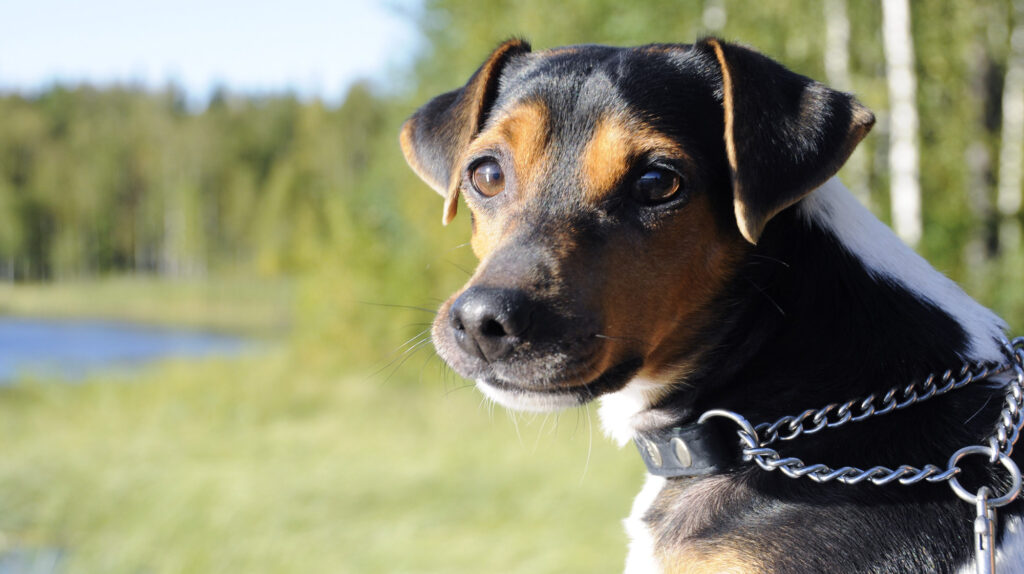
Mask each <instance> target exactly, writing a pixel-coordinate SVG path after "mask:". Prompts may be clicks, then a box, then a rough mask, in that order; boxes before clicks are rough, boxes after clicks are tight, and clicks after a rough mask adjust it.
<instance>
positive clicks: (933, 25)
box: [0, 0, 1024, 572]
mask: <svg viewBox="0 0 1024 574" xmlns="http://www.w3.org/2000/svg"><path fill="white" fill-rule="evenodd" d="M885 2H891V3H892V4H900V3H901V2H902V0H885ZM1021 4H1022V2H1020V0H1016V1H1010V0H977V1H974V2H969V3H968V2H961V1H957V0H920V1H914V2H911V3H910V20H909V28H908V29H907V32H909V35H906V36H905V42H909V43H908V44H907V45H906V46H905V47H909V48H910V50H909V52H910V53H911V54H912V57H913V58H912V61H911V62H909V66H910V68H909V70H910V73H911V75H912V80H913V81H912V84H915V85H916V90H915V91H913V92H911V95H912V106H913V109H912V112H913V114H914V116H915V117H916V123H917V125H916V126H912V127H915V128H916V131H915V132H914V135H913V137H912V142H913V144H914V145H915V146H916V149H917V151H916V152H915V153H916V154H917V157H918V158H919V164H917V165H919V167H917V168H916V171H914V170H912V171H911V173H912V174H913V176H914V178H913V179H914V184H913V185H911V188H913V187H914V186H918V187H919V189H920V198H921V206H922V208H921V210H920V215H917V214H916V213H915V212H914V209H913V207H911V208H910V213H901V210H902V209H903V208H904V207H905V206H906V205H911V206H913V202H911V203H910V204H907V203H905V202H902V201H900V200H898V199H897V198H898V196H899V194H901V193H904V192H905V191H906V189H905V187H906V186H904V187H900V186H901V185H903V183H901V181H903V180H901V179H900V177H902V176H900V177H897V176H895V175H894V173H895V172H896V171H899V170H900V169H902V168H901V167H900V164H899V162H896V163H893V161H892V159H891V158H892V156H893V154H892V153H891V152H892V151H893V149H894V147H895V145H896V144H894V143H893V141H900V140H899V139H898V134H897V133H896V132H898V131H899V130H901V129H904V128H905V126H901V120H900V118H901V117H903V115H902V113H900V114H893V113H891V110H892V109H894V108H895V109H900V108H899V107H898V106H895V105H894V102H895V101H896V99H897V98H899V97H900V94H901V92H900V91H899V88H897V89H896V91H893V86H892V82H891V80H892V79H893V77H894V74H898V73H899V70H898V68H894V67H893V63H894V60H898V59H899V58H898V54H899V51H898V49H897V50H896V51H893V50H894V48H893V44H892V42H893V41H896V42H898V41H899V40H898V39H897V40H893V39H892V38H889V39H887V38H886V37H885V33H884V30H886V20H887V18H888V19H891V18H892V16H891V14H889V13H887V10H890V9H891V5H890V6H887V5H886V4H884V3H883V2H850V3H846V2H844V1H843V0H827V1H821V0H778V1H772V2H757V3H750V2H740V1H738V0H724V1H723V0H706V1H704V2H700V1H694V2H668V1H664V2H658V1H650V2H641V3H622V2H613V1H611V0H587V1H584V0H570V1H567V2H562V3H558V4H557V5H555V4H552V3H550V2H544V1H541V0H518V1H515V2H512V1H496V2H474V1H465V0H428V1H427V2H426V3H425V4H424V5H423V6H422V7H419V8H417V9H416V10H414V11H413V12H411V13H409V15H408V17H409V18H413V19H414V20H415V23H416V27H417V29H418V30H419V33H420V38H418V39H416V40H415V41H416V42H419V44H418V45H419V48H418V53H417V54H416V56H415V57H414V58H413V60H412V62H411V63H410V64H409V65H408V66H403V67H402V68H401V69H399V70H396V71H395V72H393V73H392V74H391V75H390V76H389V77H388V78H387V79H386V81H385V82H383V83H371V82H360V83H357V84H355V85H353V86H352V87H351V89H350V90H349V91H348V93H347V95H346V96H345V97H344V100H343V101H342V102H341V103H340V104H339V105H335V106H332V105H327V104H325V103H323V102H320V101H317V100H312V101H310V100H306V99H302V98H299V97H297V96H294V95H287V94H282V95H263V96H251V95H246V94H239V93H231V92H229V91H225V90H222V91H218V92H217V93H215V94H214V95H213V96H212V97H211V99H210V100H209V102H206V103H204V105H202V106H199V107H198V108H197V107H196V106H192V105H190V104H189V102H188V101H187V98H186V95H185V94H184V93H183V91H182V90H181V89H180V88H177V87H175V86H173V85H171V86H168V87H167V88H166V89H165V90H162V91H150V90H146V89H142V88H138V87H132V86H130V85H129V86H122V87H103V88H97V87H93V86H89V85H58V86H54V87H52V88H49V89H47V90H45V91H43V92H41V93H38V94H32V95H24V94H14V93H8V94H0V313H10V314H22V315H49V316H57V315H60V316H77V317H80V316H96V317H104V318H118V319H127V320H137V321H146V322H158V323H166V324H172V325H191V326H198V327H205V328H213V329H220V330H227V331H237V332H244V333H247V334H250V335H252V336H255V337H260V338H262V339H264V340H265V341H266V343H265V346H264V347H262V348H261V349H262V350H261V351H260V352H259V353H255V354H249V355H246V356H244V357H239V358H235V359H223V360H217V361H205V362H200V363H197V362H194V361H193V362H178V363H175V362H169V363H166V364H162V365H158V366H155V367H151V368H149V369H146V370H144V371H141V372H139V373H136V374H133V375H132V376H129V377H125V376H124V375H114V374H111V375H109V376H108V375H96V376H94V377H91V378H90V379H89V381H87V382H86V383H84V384H78V385H70V386H69V385H54V384H49V383H48V381H46V380H38V379H32V378H27V379H26V380H23V381H20V382H19V383H18V384H17V385H14V386H10V387H5V388H0V571H2V570H3V568H2V565H3V564H4V563H5V562H4V561H5V560H6V561H7V563H8V564H13V563H15V562H13V561H15V560H18V561H20V562H18V563H28V562H32V563H37V562H38V561H39V560H41V559H42V558H40V557H50V558H53V564H54V566H53V571H68V572H137V571H140V570H145V571H153V572H180V571H190V572H199V571H211V572H212V571H250V572H259V571H284V572H292V571H309V572H339V571H341V572H460V571H464V572H481V571H494V572H520V571H521V572H576V571H578V572H598V571H602V572H603V571H607V572H614V571H617V570H618V569H619V567H620V565H621V562H622V558H623V556H624V551H625V537H624V535H623V534H622V533H621V531H620V526H619V519H620V518H621V517H623V516H625V514H627V511H628V507H629V501H630V499H631V497H632V496H633V494H634V493H635V491H636V490H637V489H638V488H639V486H640V479H641V476H642V471H641V469H640V468H639V465H638V462H637V460H636V459H635V457H634V456H633V453H631V452H628V451H618V450H616V449H615V448H614V447H612V446H610V445H608V444H607V443H606V441H605V440H604V439H603V438H601V437H600V433H599V431H598V430H597V429H596V428H594V425H593V424H592V422H591V420H592V416H591V411H590V410H589V409H581V410H579V411H576V412H574V413H568V414H564V415H561V416H560V417H535V418H531V417H527V418H525V419H523V420H518V419H516V418H514V417H512V416H510V415H509V416H506V415H501V414H497V413H492V412H491V411H490V409H488V408H487V407H486V406H483V407H482V406H481V404H480V399H479V397H478V396H477V395H476V394H475V393H474V391H472V390H468V383H466V382H464V381H460V380H458V379H457V377H455V376H454V375H452V374H451V373H450V372H447V371H446V370H445V369H444V368H443V367H442V366H441V365H440V363H439V361H437V360H436V359H435V358H433V357H432V349H430V348H429V341H428V339H427V338H426V334H425V328H426V326H427V324H429V321H430V319H431V317H432V315H431V313H430V310H431V309H433V308H435V307H436V306H437V305H438V304H439V302H440V301H441V300H442V299H443V298H444V297H445V296H446V295H447V294H448V293H449V292H451V290H453V289H454V288H455V287H457V286H458V285H459V284H460V283H461V282H462V281H464V279H465V276H466V275H465V273H466V270H467V269H471V268H472V266H473V264H474V262H473V259H472V254H471V253H469V252H468V249H465V248H464V244H465V242H466V240H467V238H468V233H469V231H468V218H464V217H459V218H457V219H456V221H455V223H454V224H453V225H452V226H449V227H447V228H443V227H441V225H440V223H439V222H440V214H441V201H440V198H439V197H438V196H437V195H436V194H435V193H434V192H432V191H430V190H429V189H428V188H427V187H426V185H425V184H423V183H421V182H420V181H419V180H418V179H417V178H416V177H415V175H413V173H412V172H411V171H410V170H409V169H408V168H407V167H406V166H405V162H404V160H403V159H402V157H401V153H400V151H399V148H398V144H397V133H398V128H399V126H400V125H401V122H402V121H403V120H404V119H405V118H406V117H407V116H408V115H409V114H410V113H411V112H412V111H413V110H414V109H415V108H416V107H417V106H418V105H420V104H422V103H424V102H425V101H426V100H427V99H428V98H429V97H432V96H434V95H437V94H439V93H441V92H443V91H447V90H450V89H453V88H455V87H457V86H460V85H462V84H463V83H464V82H465V80H466V79H467V78H468V77H469V75H470V74H471V73H472V72H473V71H474V70H475V69H476V67H477V66H478V65H479V64H480V62H481V61H482V60H483V58H484V57H485V56H486V55H487V54H488V53H489V51H490V50H491V49H492V48H493V47H494V46H496V45H497V44H498V43H499V42H500V41H501V40H503V39H505V38H507V37H510V36H513V35H521V36H524V37H526V38H528V39H529V40H530V41H531V42H532V44H533V45H534V48H535V49H544V48H549V47H554V46H559V45H565V44H574V43H607V44H615V45H633V44H640V43H649V42H688V41H692V40H693V39H695V38H698V37H701V36H703V35H707V34H716V35H721V36H722V37H724V38H726V39H730V40H735V41H740V42H743V43H746V44H748V45H751V46H755V47H757V48H758V49H759V50H760V51H762V52H764V53H765V54H768V55H770V56H772V57H774V58H775V59H777V60H779V61H781V62H783V63H785V64H786V65H787V66H789V67H790V68H792V69H794V70H796V71H798V72H800V73H803V74H805V75H808V76H811V77H813V78H817V79H820V80H822V81H825V82H826V83H830V84H831V85H833V86H835V87H838V88H841V89H844V90H848V91H851V92H853V93H855V94H857V96H858V98H859V99H860V100H861V101H862V102H864V103H865V104H866V105H868V107H870V108H872V109H873V110H874V111H875V112H876V114H877V116H878V119H879V121H878V124H877V125H876V127H875V129H874V131H873V132H872V133H871V135H869V136H868V138H867V139H866V140H865V141H864V143H863V144H862V145H861V148H860V149H859V151H858V152H857V153H856V154H855V155H854V157H853V158H852V159H851V162H850V163H849V164H848V165H847V167H845V168H844V169H843V171H842V172H841V174H840V175H841V177H842V178H843V179H844V180H845V181H846V183H847V184H848V186H850V187H851V189H852V190H853V191H854V193H855V194H857V195H858V197H859V198H860V199H861V200H862V201H864V202H865V203H866V204H867V205H868V206H869V207H871V208H872V209H873V210H874V211H875V213H876V214H877V215H878V216H879V217H881V218H882V219H883V220H884V221H887V222H893V221H895V220H901V218H902V221H907V220H910V221H913V220H914V219H915V218H917V220H918V221H919V222H920V229H921V233H920V236H919V239H918V235H917V234H916V233H915V232H914V231H913V225H911V226H910V227H909V228H904V229H902V230H901V233H902V234H903V235H904V236H905V237H907V238H908V239H909V240H910V241H911V242H913V243H916V247H917V249H918V251H919V252H921V253H922V254H923V255H924V256H925V257H926V258H928V259H929V260H930V261H931V262H932V263H933V264H934V265H935V266H936V267H938V268H939V269H941V270H942V271H944V272H946V273H947V274H948V275H950V276H951V277H952V278H954V279H955V280H957V281H959V282H960V283H961V284H962V285H963V286H964V287H965V288H966V289H967V290H968V291H969V292H970V293H971V294H972V295H974V296H975V297H976V298H978V299H979V300H980V301H982V302H983V303H985V304H986V305H988V306H990V307H992V308H993V309H994V310H995V311H997V312H998V313H999V314H1001V315H1002V316H1003V317H1005V318H1007V320H1008V321H1009V323H1010V324H1011V326H1013V327H1015V328H1017V329H1018V330H1020V329H1022V328H1024V289H1022V288H1021V286H1022V285H1024V261H1022V258H1021V247H1022V238H1021V232H1020V226H1021V223H1022V215H1021V210H1020V203H1021V201H1020V193H1021V181H1020V180H1021V176H1020V173H1021V171H1022V170H1021V162H1022V160H1024V157H1022V152H1021V148H1022V143H1024V132H1022V130H1024V88H1022V85H1024V71H1022V70H1024V32H1022V30H1021V27H1022V26H1024V7H1022V6H1021ZM413 41H414V40H413V39H409V38H395V39H394V42H395V43H396V44H399V43H403V42H413ZM897 63H898V62H897ZM904 123H905V122H904ZM893 138H896V139H893ZM904 183H905V182H904ZM896 184H899V185H896ZM907 229H909V231H908V230H907ZM417 308H421V309H417ZM423 309H425V310H426V311H423ZM517 437H518V438H517Z"/></svg>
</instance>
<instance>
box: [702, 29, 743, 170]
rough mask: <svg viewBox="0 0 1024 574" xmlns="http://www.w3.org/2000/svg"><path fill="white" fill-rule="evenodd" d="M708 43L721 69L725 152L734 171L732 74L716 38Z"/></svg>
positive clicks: (734, 144) (735, 164)
mask: <svg viewBox="0 0 1024 574" xmlns="http://www.w3.org/2000/svg"><path fill="white" fill-rule="evenodd" d="M708 44H710V45H711V48H712V49H713V50H714V51H715V58H717V59H718V67H719V68H721V70H722V107H723V108H725V153H726V155H727V156H728V158H729V166H730V167H732V170H733V172H735V171H736V166H737V165H738V164H737V163H736V142H735V141H733V136H732V126H733V123H732V122H733V117H732V75H731V74H730V73H729V64H728V63H726V61H725V52H723V51H722V45H721V44H719V43H718V40H714V39H711V40H708Z"/></svg>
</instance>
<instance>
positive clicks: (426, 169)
mask: <svg viewBox="0 0 1024 574" xmlns="http://www.w3.org/2000/svg"><path fill="white" fill-rule="evenodd" d="M529 51H530V45H529V44H528V43H527V42H526V41H524V40H520V39H512V40H507V41H506V42H505V43H503V44H502V45H500V46H498V48H497V49H496V50H494V52H492V53H491V55H490V56H489V57H488V58H487V61H485V62H484V63H483V65H482V66H480V69H478V70H477V71H476V73H474V74H473V77H471V78H470V79H469V82H467V83H466V85H465V86H463V87H462V88H459V89H458V90H454V91H451V92H448V93H446V94H441V95H440V96H437V97H436V98H434V99H433V100H430V101H429V102H427V104H426V105H424V106H423V107H421V108H420V109H418V110H416V113H414V114H413V115H412V117H411V118H409V119H408V120H406V122H405V124H404V125H402V132H401V134H400V136H399V141H400V142H401V144H402V153H404V154H405V160H406V161H407V162H409V166H410V167H412V169H413V171H415V172H416V174H417V175H419V176H420V178H422V179H423V181H425V182H427V183H428V184H429V185H430V187H433V188H434V190H435V191H437V192H438V193H440V194H441V195H442V196H444V198H445V200H444V213H443V214H442V217H441V222H442V223H443V224H445V225H448V222H450V221H451V220H452V218H454V217H455V212H456V210H457V209H458V205H459V181H458V178H457V177H455V176H456V174H457V173H458V172H457V166H456V165H455V162H457V161H458V160H459V156H460V155H461V153H462V150H464V149H465V148H466V145H468V144H469V142H470V140H471V139H472V138H473V136H475V135H476V134H477V133H478V132H479V131H480V128H481V127H483V125H484V123H485V122H486V121H487V116H488V113H489V112H490V110H491V106H493V105H494V100H495V98H496V97H497V95H498V79H499V78H500V77H501V71H502V69H503V68H504V67H505V64H507V63H508V62H509V61H510V60H511V59H512V58H513V57H515V56H518V55H519V54H525V53H527V52H529Z"/></svg>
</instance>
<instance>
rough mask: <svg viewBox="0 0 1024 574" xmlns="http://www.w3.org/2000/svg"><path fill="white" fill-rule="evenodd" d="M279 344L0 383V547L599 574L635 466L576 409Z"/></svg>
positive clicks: (211, 562) (613, 564)
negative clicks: (305, 357) (543, 406)
mask: <svg viewBox="0 0 1024 574" xmlns="http://www.w3.org/2000/svg"><path fill="white" fill-rule="evenodd" d="M308 371H309V369H303V368H301V367H300V366H299V365H298V364H297V363H296V360H295V359H293V358H292V357H291V356H290V355H289V354H288V353H287V352H285V351H280V350H279V351H270V352H266V353H264V354H263V356H260V357H258V358H257V357H250V358H249V359H236V360H230V361H210V362H202V363H191V364H187V363H180V364H166V365H162V366H159V367H156V368H153V369H151V370H149V371H146V372H145V373H143V374H140V375H138V376H137V377H135V378H134V380H127V379H122V380H108V381H99V380H96V381H92V382H88V383H85V384H81V385H70V386H69V385H54V384H33V383H25V384H22V385H19V386H17V387H15V388H7V389H0V436H2V443H0V444H2V446H0V451H2V453H0V555H2V554H3V553H4V552H5V551H6V552H11V551H14V550H16V549H21V550H26V549H28V550H31V549H33V548H53V547H57V548H61V549H63V550H64V551H65V552H66V554H65V558H64V563H63V567H62V569H61V571H66V572H89V573H92V572H102V573H118V572H154V573H161V572H168V573H170V572H175V573H177V572H247V573H249V572H303V573H311V572H330V573H338V572H342V573H346V572H352V573H374V572H389V573H391V572H437V573H442V572H443V573H460V572H465V573H480V572H502V573H506V572H508V573H514V572H523V573H527V572H528V573H542V572H552V573H553V572H616V571H620V570H621V567H622V560H623V557H624V555H625V546H626V540H625V536H624V535H623V533H622V530H621V525H620V520H621V518H622V517H624V516H625V515H626V514H627V513H628V509H629V503H630V501H631V499H632V497H633V496H634V495H635V493H636V491H637V490H638V488H639V486H640V482H641V476H642V465H641V464H640V462H639V460H638V459H637V457H636V456H635V453H633V452H631V451H629V450H626V451H618V450H616V449H615V448H614V447H613V446H612V445H610V444H609V443H608V441H607V440H606V439H604V438H603V437H602V436H601V435H600V432H599V430H598V429H597V420H596V416H594V414H593V413H592V412H588V411H586V410H580V411H574V412H566V413H563V414H561V415H560V416H558V417H555V416H549V417H544V416H537V417H524V416H523V415H520V420H519V421H518V431H517V429H516V425H513V424H512V422H511V419H510V416H509V415H508V414H506V413H505V412H504V411H502V410H501V409H500V408H493V409H492V408H490V407H488V406H487V405H485V404H483V403H482V401H481V398H480V396H479V394H478V393H477V391H475V390H474V389H471V388H462V386H463V385H465V384H466V383H465V382H463V381H458V382H456V381H455V380H454V379H452V378H451V377H447V384H446V383H445V382H443V381H444V379H445V377H443V376H442V373H441V371H440V369H439V368H438V367H437V366H436V365H434V364H429V365H428V366H427V367H426V368H425V369H424V370H423V372H422V373H420V372H415V371H410V372H406V371H404V370H403V371H402V372H400V373H398V375H396V376H395V377H391V378H390V379H386V377H385V375H383V374H382V375H380V376H375V377H366V376H355V375H351V374H349V375H333V374H331V373H325V372H308Z"/></svg>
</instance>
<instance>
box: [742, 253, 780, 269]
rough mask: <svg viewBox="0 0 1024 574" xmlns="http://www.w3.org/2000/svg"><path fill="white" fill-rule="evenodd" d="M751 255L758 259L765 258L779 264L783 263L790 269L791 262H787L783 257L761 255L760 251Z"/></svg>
mask: <svg viewBox="0 0 1024 574" xmlns="http://www.w3.org/2000/svg"><path fill="white" fill-rule="evenodd" d="M750 257H752V258H756V259H763V260H765V261H770V262H772V263H778V264H779V265H782V266H783V267H785V268H786V269H789V263H786V262H785V261H783V260H781V259H776V258H775V257H769V256H768V255H761V254H760V253H751V254H750ZM751 263H754V262H751Z"/></svg>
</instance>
